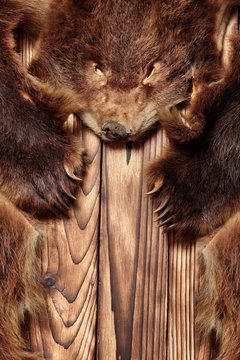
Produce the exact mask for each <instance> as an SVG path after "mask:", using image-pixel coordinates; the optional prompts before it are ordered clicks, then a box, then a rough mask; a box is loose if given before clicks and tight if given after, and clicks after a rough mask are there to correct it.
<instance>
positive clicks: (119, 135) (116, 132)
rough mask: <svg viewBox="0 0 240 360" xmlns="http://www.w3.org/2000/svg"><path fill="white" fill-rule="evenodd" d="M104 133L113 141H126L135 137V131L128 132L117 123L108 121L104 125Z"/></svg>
mask: <svg viewBox="0 0 240 360" xmlns="http://www.w3.org/2000/svg"><path fill="white" fill-rule="evenodd" d="M102 131H103V132H104V135H106V136H107V137H108V138H109V139H111V140H117V139H119V140H125V139H127V138H128V137H130V136H132V135H133V131H132V130H130V132H127V130H126V128H125V126H124V125H122V124H120V123H119V122H117V121H113V120H107V121H105V122H104V124H103V125H102Z"/></svg>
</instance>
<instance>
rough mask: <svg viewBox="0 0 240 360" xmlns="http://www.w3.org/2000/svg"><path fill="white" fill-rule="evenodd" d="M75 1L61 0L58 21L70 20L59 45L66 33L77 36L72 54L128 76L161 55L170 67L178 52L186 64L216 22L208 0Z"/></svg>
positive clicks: (182, 61)
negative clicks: (195, 46) (196, 45)
mask: <svg viewBox="0 0 240 360" xmlns="http://www.w3.org/2000/svg"><path fill="white" fill-rule="evenodd" d="M72 1H73V0H65V1H63V2H62V7H61V6H60V8H59V3H58V8H59V9H58V15H57V16H56V17H55V20H54V21H56V22H58V24H57V25H60V24H65V25H66V24H68V26H65V27H63V26H61V29H62V30H61V34H60V35H59V37H60V36H61V38H60V39H56V40H58V41H56V47H60V48H61V47H64V46H65V47H66V46H67V45H66V43H65V44H64V42H63V39H66V42H68V43H70V42H71V39H74V43H75V44H76V46H75V47H74V46H71V47H70V51H69V56H71V53H74V52H75V53H76V52H78V57H80V58H81V59H83V60H85V59H86V60H88V59H89V60H93V61H99V62H102V64H103V65H105V66H109V67H111V69H112V70H114V71H117V72H121V73H126V76H128V74H129V73H130V72H131V70H133V69H134V73H135V74H137V72H138V71H140V69H143V68H144V67H146V66H148V65H149V64H150V63H151V62H153V61H155V60H159V59H160V60H164V62H165V63H166V64H168V65H169V66H171V67H176V62H177V59H179V58H180V57H181V63H182V64H183V63H184V62H187V61H188V62H190V61H192V57H193V51H194V46H193V45H195V44H197V43H199V44H200V43H202V40H203V38H205V37H208V36H209V35H208V34H209V33H212V31H213V27H214V8H215V5H214V4H211V3H210V2H208V1H204V0H203V1H201V2H200V1H194V0H185V1H174V0H169V1H156V0H153V1H139V0H128V1H126V0H114V1H113V0H108V1H100V0H95V1H94V0H92V1H89V2H88V1H80V0H75V2H74V3H75V6H74V7H73V6H69V5H70V2H71V3H72ZM55 3H56V1H55V0H54V1H53V3H52V5H53V8H54V7H55ZM66 6H67V8H66ZM55 9H56V8H55ZM66 9H67V10H66ZM51 20H52V19H51ZM51 26H52V27H53V26H54V24H53V23H51ZM55 28H56V29H59V26H55ZM55 37H56V36H55ZM54 40H55V39H54ZM64 53H65V54H66V52H64ZM178 61H179V60H178ZM182 66H183V65H182Z"/></svg>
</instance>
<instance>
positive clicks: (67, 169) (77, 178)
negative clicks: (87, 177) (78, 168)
mask: <svg viewBox="0 0 240 360" xmlns="http://www.w3.org/2000/svg"><path fill="white" fill-rule="evenodd" d="M64 169H65V171H66V173H67V175H68V176H69V177H70V179H72V180H76V181H82V179H80V178H79V177H77V176H76V175H74V173H73V171H70V170H69V168H68V166H67V165H64Z"/></svg>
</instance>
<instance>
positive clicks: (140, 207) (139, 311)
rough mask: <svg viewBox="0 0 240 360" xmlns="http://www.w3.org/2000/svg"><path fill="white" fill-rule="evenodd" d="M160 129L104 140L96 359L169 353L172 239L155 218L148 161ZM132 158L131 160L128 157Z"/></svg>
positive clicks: (158, 140) (157, 148)
mask: <svg viewBox="0 0 240 360" xmlns="http://www.w3.org/2000/svg"><path fill="white" fill-rule="evenodd" d="M162 138H163V136H162V132H161V131H159V132H158V133H157V134H153V135H152V136H151V137H150V138H149V139H148V140H147V141H145V142H144V144H142V145H133V146H132V149H131V157H130V160H129V155H128V153H129V149H128V148H126V145H123V146H120V145H115V146H113V145H106V144H105V145H104V147H103V166H102V190H101V191H102V201H101V233H100V234H101V242H100V259H99V263H100V267H99V283H100V287H99V312H98V359H100V360H102V359H109V360H110V359H122V360H123V359H124V360H128V359H143V358H152V359H165V358H166V331H167V287H168V244H167V237H166V236H164V237H161V236H160V231H159V229H158V228H157V227H156V225H154V223H153V203H152V201H151V200H150V199H149V198H148V197H147V195H146V186H145V184H144V183H143V167H144V163H145V162H146V161H147V160H149V158H151V157H155V156H156V154H157V153H158V152H160V150H161V146H162ZM127 160H128V161H127Z"/></svg>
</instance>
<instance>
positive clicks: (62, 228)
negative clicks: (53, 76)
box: [20, 36, 101, 360]
mask: <svg viewBox="0 0 240 360" xmlns="http://www.w3.org/2000/svg"><path fill="white" fill-rule="evenodd" d="M20 50H21V53H22V59H23V63H24V64H27V63H28V62H29V59H30V57H31V53H32V46H31V44H30V42H29V39H28V37H27V36H21V37H20ZM69 126H70V127H71V128H72V130H73V132H75V133H79V134H81V137H82V141H83V144H84V146H85V147H86V150H87V153H88V156H89V158H90V165H89V166H88V169H87V174H86V176H85V177H84V183H83V184H82V188H81V191H80V194H79V196H78V199H77V201H76V204H75V206H74V209H73V210H72V211H71V212H70V216H69V218H66V217H63V218H62V220H60V221H55V222H53V223H49V224H48V230H47V232H48V235H47V237H46V239H45V241H44V243H45V248H44V249H43V254H42V274H43V276H44V275H45V274H48V275H51V276H52V277H54V278H55V280H56V283H55V285H54V286H52V287H51V288H50V289H49V290H48V291H47V290H46V294H45V303H46V313H45V314H42V315H41V317H40V318H39V321H38V322H37V321H35V322H32V324H31V342H32V348H33V350H35V351H39V352H40V353H42V354H43V355H44V357H45V358H47V359H54V360H66V359H68V360H73V359H81V360H85V359H93V358H95V344H96V336H95V334H96V318H97V271H98V232H99V199H100V194H99V193H100V163H101V144H100V140H99V139H98V138H97V137H96V136H95V135H94V134H93V133H92V132H90V131H88V130H86V129H81V128H79V125H78V124H77V122H76V121H75V119H74V118H73V117H71V118H70V119H69Z"/></svg>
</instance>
